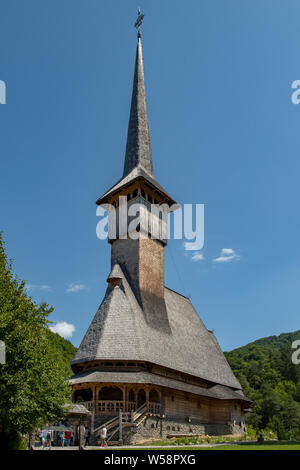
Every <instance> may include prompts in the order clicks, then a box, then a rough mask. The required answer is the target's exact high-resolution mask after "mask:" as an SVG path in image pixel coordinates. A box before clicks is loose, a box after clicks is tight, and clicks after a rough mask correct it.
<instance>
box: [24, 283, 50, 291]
mask: <svg viewBox="0 0 300 470" xmlns="http://www.w3.org/2000/svg"><path fill="white" fill-rule="evenodd" d="M26 288H27V290H31V291H34V290H44V291H51V290H52V289H51V287H50V286H48V285H47V284H27V286H26Z"/></svg>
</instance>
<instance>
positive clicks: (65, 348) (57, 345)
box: [47, 328, 77, 377]
mask: <svg viewBox="0 0 300 470" xmlns="http://www.w3.org/2000/svg"><path fill="white" fill-rule="evenodd" d="M47 337H48V341H49V345H50V348H51V350H52V354H53V356H54V357H55V358H56V360H57V362H58V363H60V364H61V367H62V368H63V369H64V371H65V375H66V377H70V376H71V375H72V369H71V366H70V363H71V361H72V359H73V357H74V356H75V353H76V350H77V349H76V348H75V346H73V344H72V343H71V342H70V341H69V340H67V339H64V338H62V337H61V336H59V335H58V334H57V333H53V332H52V331H50V330H49V329H48V328H47Z"/></svg>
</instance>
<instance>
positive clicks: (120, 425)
mask: <svg viewBox="0 0 300 470" xmlns="http://www.w3.org/2000/svg"><path fill="white" fill-rule="evenodd" d="M122 431H123V429H122V411H120V414H119V441H120V442H122V440H123V433H122Z"/></svg>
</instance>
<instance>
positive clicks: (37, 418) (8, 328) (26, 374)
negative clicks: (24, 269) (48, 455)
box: [0, 234, 70, 447]
mask: <svg viewBox="0 0 300 470" xmlns="http://www.w3.org/2000/svg"><path fill="white" fill-rule="evenodd" d="M51 311H52V308H49V306H48V305H47V304H45V303H43V304H41V305H37V304H36V303H34V302H33V300H32V299H31V298H30V297H28V295H27V293H26V290H25V282H22V281H20V280H19V279H17V278H16V277H15V276H14V275H13V273H12V269H11V265H10V264H9V263H8V261H7V257H6V254H5V251H4V247H3V242H2V236H1V234H0V339H1V340H3V341H4V342H5V346H6V364H2V365H0V368H1V369H0V370H1V374H0V440H1V439H2V441H3V442H5V443H6V445H7V446H8V447H13V446H14V445H15V443H16V442H17V441H18V438H17V436H18V435H20V433H22V434H28V435H31V433H32V432H33V431H34V430H35V429H36V428H37V427H39V426H40V425H42V424H44V423H46V422H48V421H51V420H53V419H55V418H58V417H62V416H63V415H64V412H65V411H64V410H65V409H64V404H65V403H66V402H68V401H70V390H69V386H68V384H67V381H66V378H67V377H66V370H65V368H63V367H62V364H61V362H60V361H58V360H57V357H56V356H55V354H53V346H52V345H51V343H50V342H49V336H48V328H47V325H48V321H47V317H48V315H49V314H50V313H51Z"/></svg>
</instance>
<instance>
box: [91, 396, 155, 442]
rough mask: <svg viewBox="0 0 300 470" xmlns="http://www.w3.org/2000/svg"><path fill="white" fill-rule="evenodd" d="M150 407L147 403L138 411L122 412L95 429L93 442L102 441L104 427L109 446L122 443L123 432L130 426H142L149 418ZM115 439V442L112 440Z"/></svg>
mask: <svg viewBox="0 0 300 470" xmlns="http://www.w3.org/2000/svg"><path fill="white" fill-rule="evenodd" d="M147 411H148V406H147V403H144V404H143V405H141V406H140V407H139V408H138V409H137V410H136V411H131V412H129V413H123V412H121V411H120V414H119V416H116V417H114V418H112V419H110V420H109V421H106V422H105V423H103V424H101V425H100V426H98V427H97V428H95V429H94V434H93V440H94V441H95V443H97V442H98V441H99V439H100V431H101V429H102V428H104V426H105V427H106V429H107V439H106V441H107V443H108V445H109V444H110V445H112V444H120V443H121V442H122V431H123V429H124V428H125V427H128V426H140V424H141V423H142V422H143V421H144V420H145V419H146V418H147ZM113 438H114V440H112V439H113Z"/></svg>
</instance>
